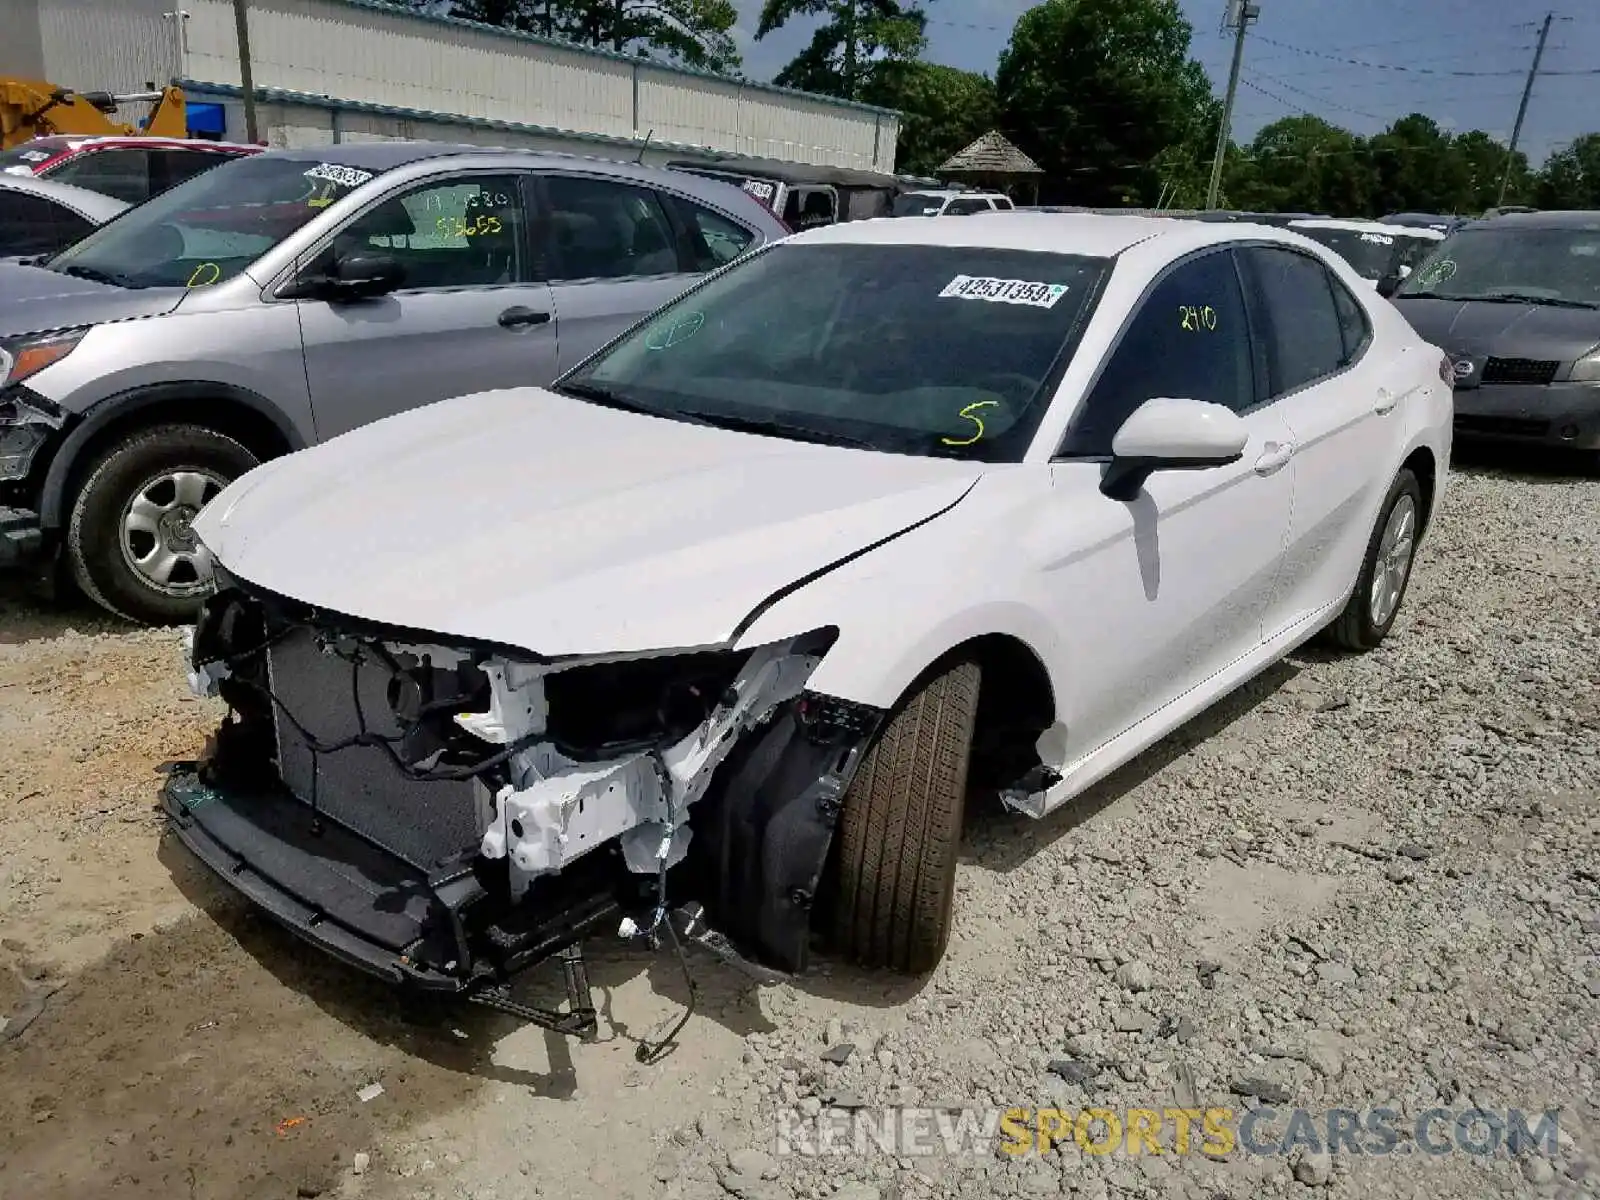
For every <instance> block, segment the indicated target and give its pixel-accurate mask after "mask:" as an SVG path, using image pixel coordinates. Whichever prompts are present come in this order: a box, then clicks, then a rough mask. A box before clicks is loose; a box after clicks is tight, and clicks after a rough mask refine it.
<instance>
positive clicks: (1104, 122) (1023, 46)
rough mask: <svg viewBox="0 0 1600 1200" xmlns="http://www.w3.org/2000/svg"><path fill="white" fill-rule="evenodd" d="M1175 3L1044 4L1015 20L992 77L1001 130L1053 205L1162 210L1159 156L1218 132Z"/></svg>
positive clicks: (1205, 82)
mask: <svg viewBox="0 0 1600 1200" xmlns="http://www.w3.org/2000/svg"><path fill="white" fill-rule="evenodd" d="M1191 33H1192V30H1191V29H1190V26H1189V23H1188V21H1186V20H1184V18H1183V14H1182V13H1181V12H1180V11H1179V9H1178V5H1177V0H1045V2H1044V3H1042V4H1038V5H1036V6H1034V7H1033V8H1031V9H1029V10H1028V11H1027V12H1025V13H1023V14H1022V17H1021V18H1020V19H1019V20H1018V21H1017V25H1016V28H1015V29H1014V30H1013V31H1012V34H1011V44H1010V45H1009V46H1008V47H1007V48H1006V50H1005V51H1004V53H1002V54H1001V56H1000V68H999V71H998V73H997V74H996V76H995V87H996V91H997V93H998V98H999V104H1000V114H1001V129H1002V130H1003V131H1004V133H1005V134H1006V136H1008V137H1010V138H1011V139H1012V140H1013V141H1014V142H1016V143H1017V145H1018V146H1020V147H1021V148H1022V149H1023V150H1025V151H1027V152H1028V154H1030V155H1031V156H1032V157H1033V159H1034V161H1036V162H1037V163H1038V164H1039V165H1040V166H1041V167H1043V168H1044V169H1045V172H1046V180H1047V181H1046V183H1045V189H1044V190H1045V193H1046V195H1047V196H1048V197H1049V198H1051V199H1059V200H1064V201H1066V202H1068V203H1081V204H1093V205H1103V204H1153V203H1154V202H1155V201H1156V199H1157V198H1158V197H1159V196H1160V194H1161V192H1162V184H1163V179H1162V175H1161V171H1160V169H1159V166H1158V163H1157V159H1158V157H1159V156H1160V155H1162V153H1163V152H1164V151H1167V150H1169V148H1170V147H1173V146H1179V145H1183V144H1185V143H1191V142H1195V141H1196V139H1198V143H1203V142H1204V138H1205V134H1206V131H1208V130H1209V131H1210V132H1211V133H1212V134H1214V133H1215V131H1216V127H1217V126H1216V122H1217V119H1218V118H1217V103H1216V99H1215V97H1214V96H1213V95H1212V91H1211V83H1210V80H1209V79H1207V77H1206V73H1205V70H1204V68H1202V67H1201V66H1200V64H1199V63H1197V62H1195V61H1194V60H1193V59H1191V58H1190V57H1189V39H1190V35H1191Z"/></svg>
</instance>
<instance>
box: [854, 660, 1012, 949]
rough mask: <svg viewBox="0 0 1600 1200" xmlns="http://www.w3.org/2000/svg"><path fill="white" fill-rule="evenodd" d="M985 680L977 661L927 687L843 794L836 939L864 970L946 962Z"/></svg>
mask: <svg viewBox="0 0 1600 1200" xmlns="http://www.w3.org/2000/svg"><path fill="white" fill-rule="evenodd" d="M980 682H981V672H980V670H979V668H978V665H977V664H976V663H971V662H966V663H959V664H957V665H955V666H953V667H950V668H949V669H947V670H945V671H944V672H943V673H942V674H939V675H936V676H934V677H933V678H932V679H930V680H928V681H927V683H925V684H924V685H923V686H922V688H921V689H920V690H919V691H917V692H916V693H915V694H914V695H913V696H912V697H911V699H910V700H909V702H907V703H906V704H905V705H903V706H902V707H901V708H900V709H899V711H898V712H897V713H896V714H895V715H894V716H893V717H891V718H890V720H889V722H888V724H887V725H885V726H884V728H883V730H882V732H881V733H880V734H879V735H878V739H877V741H876V742H875V743H874V744H873V746H872V748H871V749H870V750H869V751H868V752H867V754H866V757H865V758H864V759H863V760H862V762H861V767H860V769H859V771H858V772H857V774H856V777H855V779H854V781H853V782H852V783H851V785H850V790H849V792H848V793H847V794H846V796H845V802H844V813H843V816H842V818H841V820H840V829H839V854H838V889H839V890H838V897H837V906H836V910H835V917H834V937H835V941H836V943H837V945H838V948H839V950H840V952H841V953H842V954H843V955H844V956H845V957H847V958H849V959H850V960H852V961H853V962H855V963H857V964H859V965H861V966H864V967H888V968H890V969H891V970H894V971H899V972H901V973H904V974H912V975H921V974H925V973H926V972H928V971H931V970H933V968H934V967H935V966H937V965H938V962H939V959H940V958H941V957H942V956H943V955H944V950H945V946H946V945H947V944H948V943H949V940H950V922H951V914H952V910H953V908H954V901H955V879H956V854H957V851H958V849H959V847H960V844H961V817H962V811H963V808H964V806H965V801H966V790H967V766H968V762H969V760H970V758H971V755H972V732H973V726H974V724H975V722H976V719H977V713H978V687H979V683H980Z"/></svg>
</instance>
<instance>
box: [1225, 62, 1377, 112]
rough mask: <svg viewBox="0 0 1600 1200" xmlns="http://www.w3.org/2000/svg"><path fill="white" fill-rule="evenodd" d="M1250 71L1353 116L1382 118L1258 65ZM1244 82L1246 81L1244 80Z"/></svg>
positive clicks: (1269, 81)
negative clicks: (1297, 85) (1320, 93)
mask: <svg viewBox="0 0 1600 1200" xmlns="http://www.w3.org/2000/svg"><path fill="white" fill-rule="evenodd" d="M1251 72H1252V74H1255V75H1258V76H1260V77H1261V78H1262V79H1265V80H1266V81H1267V82H1268V83H1273V84H1276V85H1277V86H1278V87H1281V88H1283V89H1284V90H1285V91H1288V92H1294V93H1296V94H1297V95H1301V96H1304V97H1305V98H1306V99H1308V100H1315V101H1317V102H1318V103H1319V104H1326V105H1327V106H1328V107H1329V108H1337V109H1339V110H1341V111H1343V112H1347V113H1353V114H1354V115H1355V116H1358V117H1365V118H1366V119H1367V120H1369V121H1382V120H1383V119H1384V118H1383V117H1380V116H1378V115H1377V114H1376V113H1369V112H1363V111H1362V110H1361V109H1359V108H1351V107H1350V106H1349V105H1348V104H1340V103H1339V101H1337V100H1330V99H1328V97H1326V96H1319V95H1317V94H1316V93H1315V92H1308V91H1306V90H1305V89H1304V88H1298V87H1295V85H1294V84H1292V83H1289V82H1288V81H1286V80H1283V79H1279V78H1278V77H1277V76H1275V75H1268V74H1267V73H1266V72H1265V71H1263V70H1261V69H1260V68H1259V67H1253V68H1251ZM1246 82H1248V81H1246ZM1250 86H1252V87H1255V85H1254V84H1251V85H1250ZM1256 91H1258V92H1262V94H1263V95H1266V94H1267V93H1266V92H1264V91H1263V90H1262V89H1261V88H1259V87H1256ZM1306 115H1307V116H1313V117H1314V116H1316V115H1317V114H1315V113H1307V114H1306Z"/></svg>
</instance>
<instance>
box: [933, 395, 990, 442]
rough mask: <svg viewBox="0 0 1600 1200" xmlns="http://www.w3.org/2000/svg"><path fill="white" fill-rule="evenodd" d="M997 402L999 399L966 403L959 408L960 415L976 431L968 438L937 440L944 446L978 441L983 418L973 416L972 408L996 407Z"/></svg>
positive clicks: (980, 436)
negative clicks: (972, 425)
mask: <svg viewBox="0 0 1600 1200" xmlns="http://www.w3.org/2000/svg"><path fill="white" fill-rule="evenodd" d="M999 404H1000V401H998V400H979V401H977V402H976V403H975V404H969V405H967V406H966V407H965V408H963V409H962V410H961V415H962V416H963V417H965V418H966V419H967V420H969V421H971V422H972V423H973V424H974V425H976V426H977V427H978V432H977V433H975V434H973V435H972V436H971V437H969V438H940V439H939V440H940V441H941V442H943V443H944V444H945V445H946V446H970V445H972V443H973V442H976V441H979V440H980V439H982V437H983V418H982V417H978V416H974V415H973V412H972V410H973V409H975V408H996V407H998V406H999Z"/></svg>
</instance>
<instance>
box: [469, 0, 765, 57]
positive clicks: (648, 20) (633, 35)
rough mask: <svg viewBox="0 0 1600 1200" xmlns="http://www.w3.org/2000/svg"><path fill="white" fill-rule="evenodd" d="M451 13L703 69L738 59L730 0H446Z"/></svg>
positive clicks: (733, 15) (734, 12)
mask: <svg viewBox="0 0 1600 1200" xmlns="http://www.w3.org/2000/svg"><path fill="white" fill-rule="evenodd" d="M451 12H452V13H453V14H454V15H455V16H459V17H466V18H467V19H468V20H473V21H482V22H483V23H484V24H486V25H499V26H501V27H503V28H507V29H518V30H522V31H523V32H526V33H538V34H542V35H544V36H545V37H554V38H562V39H565V40H567V41H572V42H580V43H582V44H584V45H587V46H598V47H602V48H604V49H607V50H615V51H617V52H618V53H621V52H623V51H627V50H634V51H635V52H637V53H639V54H640V55H641V56H643V57H647V58H648V57H654V56H655V55H660V56H662V57H665V58H668V59H671V60H673V61H676V62H682V63H686V64H688V65H689V66H693V67H701V68H704V69H705V70H708V71H724V72H727V71H733V70H735V69H737V68H738V66H739V62H740V60H739V50H738V47H737V46H736V45H735V44H734V40H733V26H734V22H735V21H737V20H738V16H739V14H738V12H737V11H736V10H735V9H734V7H733V0H452V5H451Z"/></svg>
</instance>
